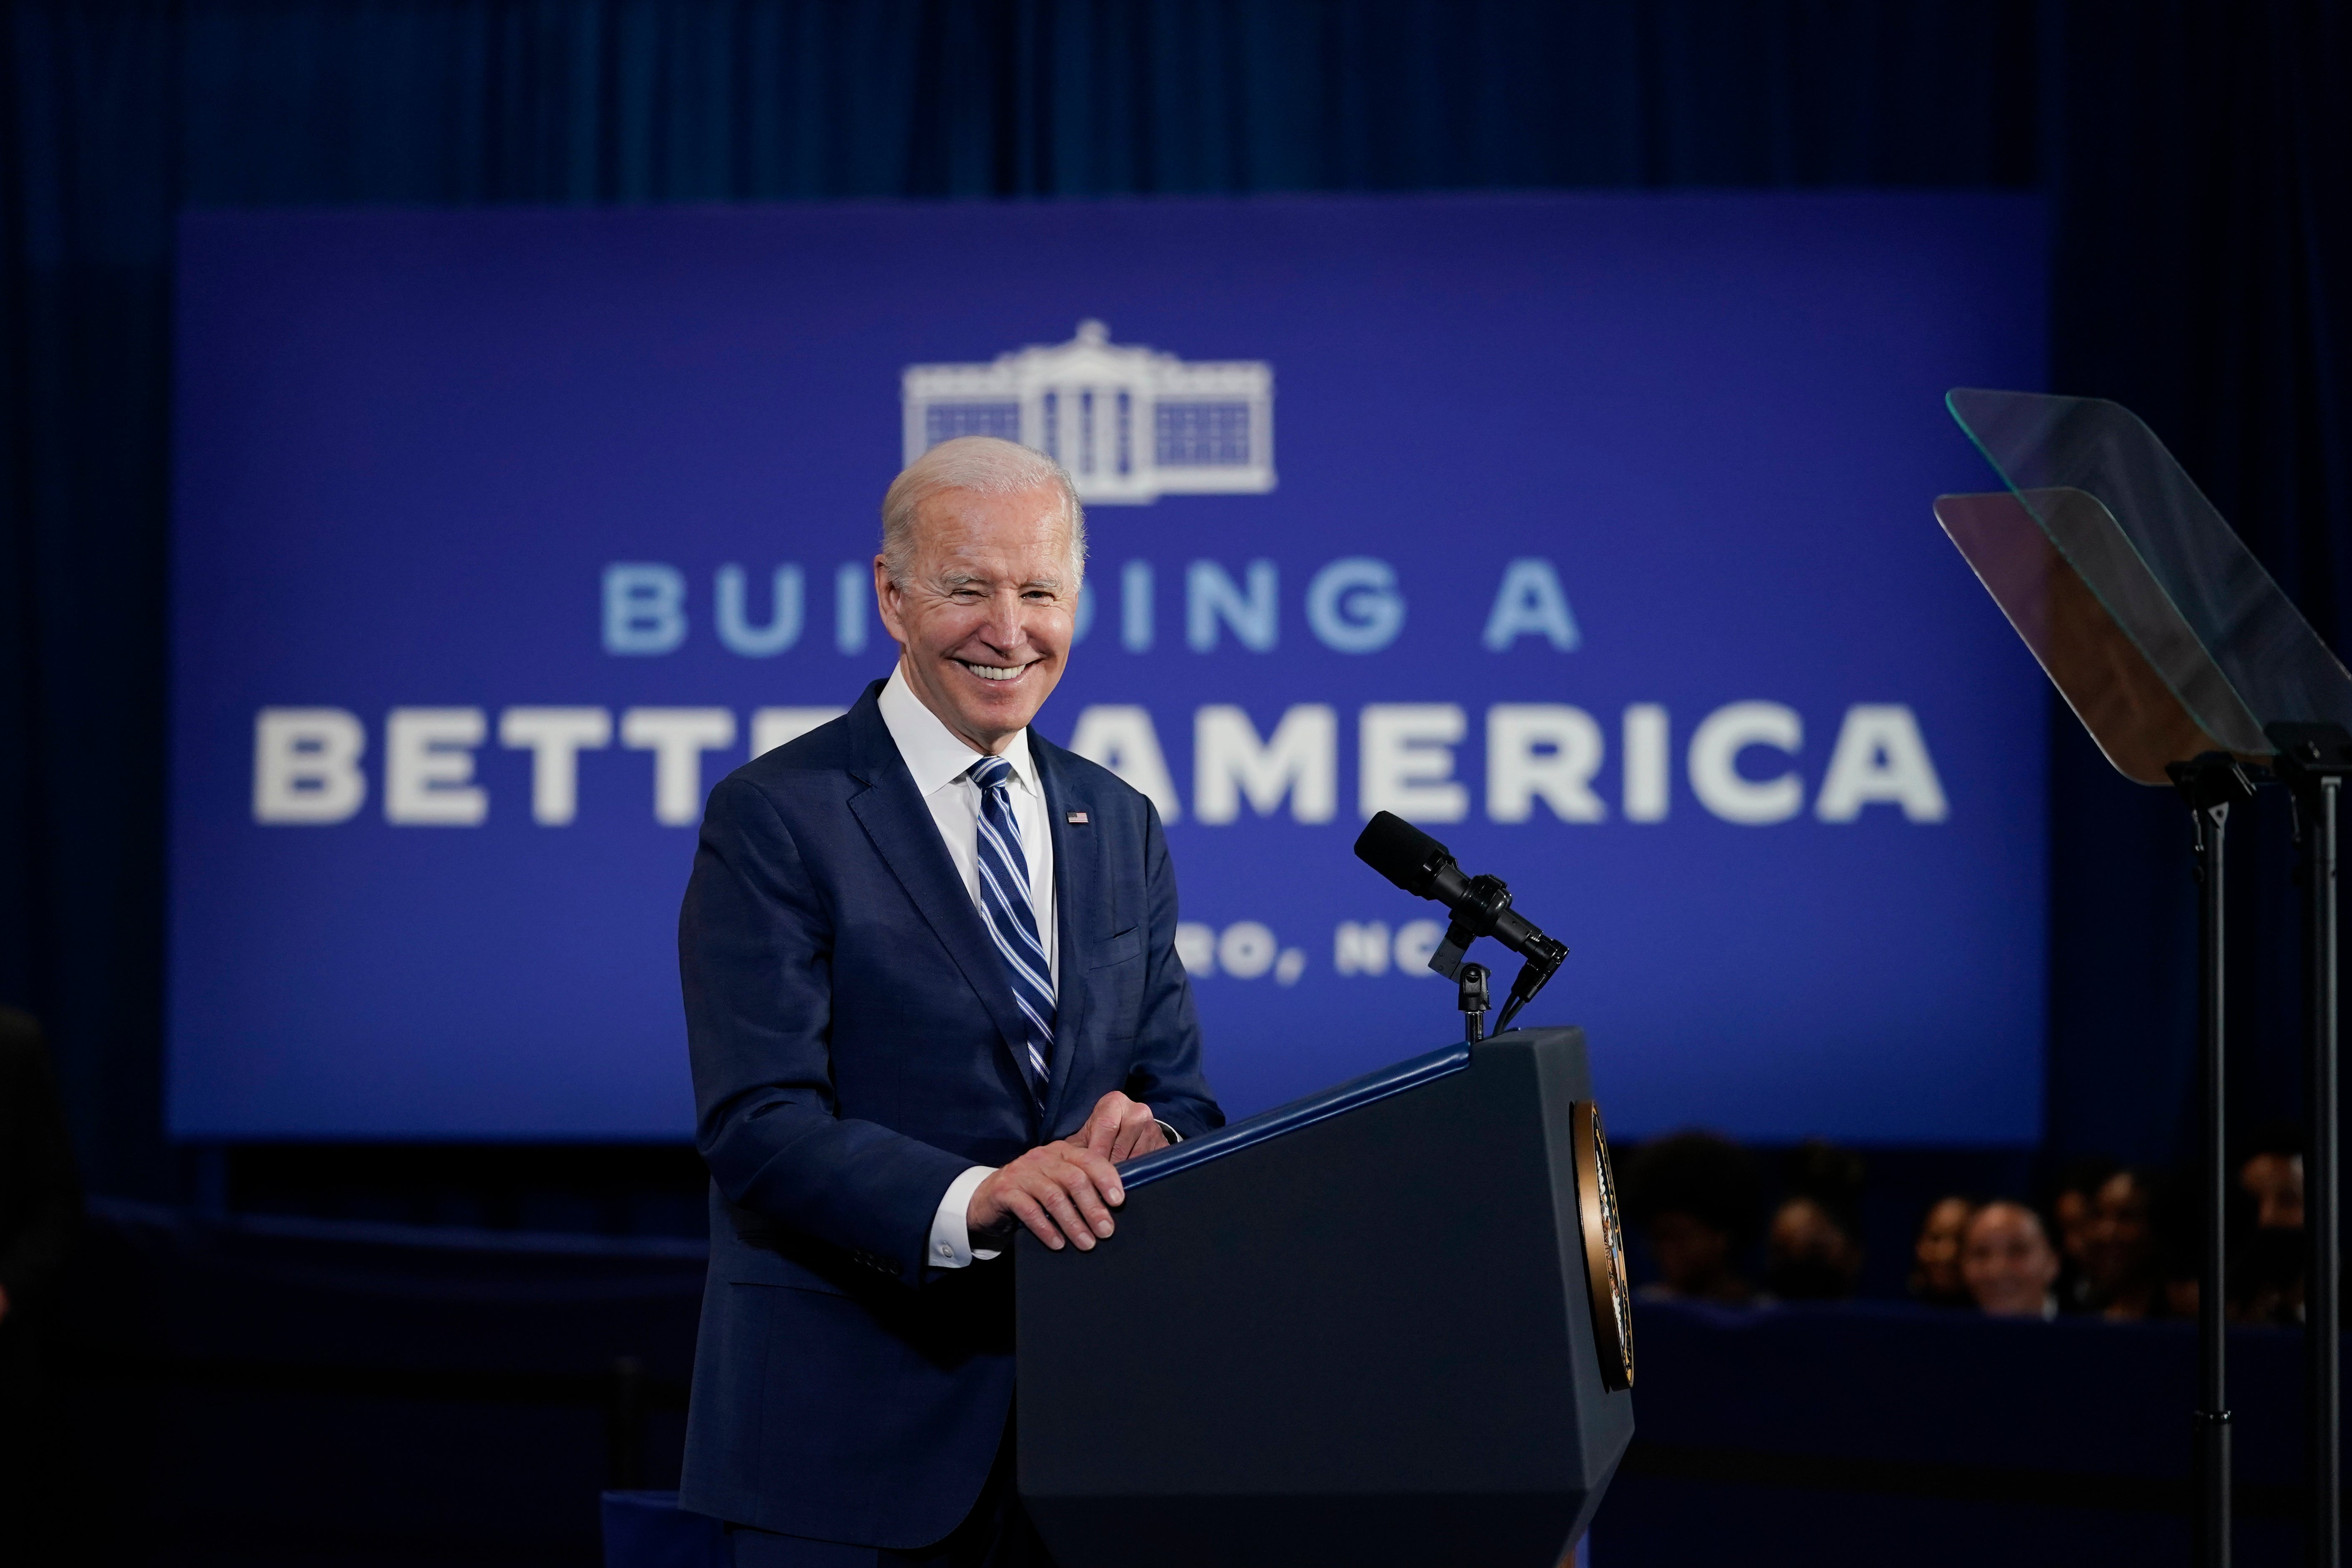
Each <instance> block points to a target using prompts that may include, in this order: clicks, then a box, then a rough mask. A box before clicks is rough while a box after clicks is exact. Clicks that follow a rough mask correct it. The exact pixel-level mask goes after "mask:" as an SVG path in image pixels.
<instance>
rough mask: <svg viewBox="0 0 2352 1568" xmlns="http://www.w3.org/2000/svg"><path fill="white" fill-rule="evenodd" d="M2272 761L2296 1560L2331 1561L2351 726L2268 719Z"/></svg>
mask: <svg viewBox="0 0 2352 1568" xmlns="http://www.w3.org/2000/svg"><path fill="white" fill-rule="evenodd" d="M2269 734H2270V739H2271V743H2272V744H2273V745H2274V746H2276V747H2277V748H2278V762H2277V764H2276V766H2277V769H2278V773H2279V776H2280V777H2281V778H2283V779H2284V780H2285V781H2286V784H2287V787H2288V788H2289V789H2291V790H2293V791H2294V815H2295V831H2296V837H2298V839H2299V840H2300V841H2301V844H2302V847H2303V896H2304V942H2305V974H2304V982H2305V993H2306V996H2307V1003H2306V1009H2305V1011H2306V1017H2305V1024H2306V1026H2307V1029H2308V1046H2307V1051H2306V1056H2305V1062H2306V1077H2305V1085H2304V1093H2305V1100H2306V1102H2307V1103H2306V1105H2305V1112H2306V1115H2307V1118H2308V1127H2307V1130H2306V1131H2305V1140H2304V1144H2305V1147H2304V1155H2303V1226H2304V1231H2303V1235H2304V1249H2305V1250H2304V1270H2303V1280H2304V1283H2303V1290H2304V1296H2303V1333H2304V1351H2305V1373H2306V1375H2307V1378H2308V1383H2307V1388H2306V1393H2305V1420H2306V1423H2307V1426H2306V1432H2307V1436H2306V1437H2305V1448H2306V1455H2305V1458H2306V1469H2307V1472H2308V1475H2307V1479H2308V1481H2309V1484H2310V1488H2311V1495H2310V1507H2309V1512H2308V1514H2307V1516H2306V1522H2305V1542H2306V1551H2305V1562H2307V1563H2310V1564H2311V1565H2312V1568H2339V1564H2340V1563H2342V1562H2343V1559H2344V1504H2343V1499H2342V1498H2341V1496H2340V1495H2339V1494H2338V1491H2337V1481H2338V1479H2339V1478H2340V1477H2341V1476H2342V1474H2343V1463H2344V1455H2343V1413H2342V1402H2343V1342H2342V1341H2341V1340H2340V1339H2339V1338H2337V1334H2338V1331H2339V1329H2340V1327H2341V1323H2340V1318H2341V1312H2342V1303H2341V1301H2340V1300H2339V1289H2340V1281H2341V1279H2342V1273H2341V1269H2342V1266H2343V1255H2342V1252H2341V1250H2340V1245H2341V1244H2340V1242H2339V1241H2338V1238H2337V1229H2336V1224H2337V1220H2336V1170H2337V1163H2338V1162H2337V1156H2338V1154H2339V1152H2340V1150H2339V1147H2338V1128H2337V1108H2338V1105H2339V1103H2340V1102H2339V1101H2338V1100H2337V1098H2336V1097H2337V1094H2338V1091H2339V1089H2340V1084H2339V1082H2338V1075H2337V1066H2336V1063H2337V1057H2336V1045H2337V1022H2338V1018H2337V982H2338V975H2337V973H2336V940H2337V935H2336V860H2337V850H2338V843H2339V840H2338V827H2339V823H2340V821H2341V818H2340V816H2339V811H2340V808H2341V805H2342V796H2343V785H2344V780H2345V779H2346V778H2347V776H2352V733H2347V732H2346V731H2345V730H2344V729H2343V727H2342V726H2341V725H2336V724H2273V725H2272V726H2270V730H2269Z"/></svg>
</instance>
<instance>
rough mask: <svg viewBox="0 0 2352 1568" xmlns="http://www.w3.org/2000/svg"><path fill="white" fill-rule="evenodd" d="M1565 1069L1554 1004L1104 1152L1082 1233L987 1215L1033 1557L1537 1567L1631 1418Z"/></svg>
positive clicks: (1615, 1247) (1578, 1073)
mask: <svg viewBox="0 0 2352 1568" xmlns="http://www.w3.org/2000/svg"><path fill="white" fill-rule="evenodd" d="M1591 1094H1592V1091H1591V1083H1590V1078H1589V1072H1588V1068H1587V1066H1586V1061H1585V1052H1584V1036H1583V1033H1582V1031H1580V1030H1577V1029H1519V1030H1509V1031H1506V1032H1504V1033H1502V1034H1499V1035H1496V1036H1495V1037H1493V1038H1491V1039H1486V1040H1481V1041H1476V1042H1465V1043H1463V1044H1458V1045H1453V1046H1448V1047H1444V1049H1442V1050H1438V1051H1433V1052H1431V1053H1430V1054H1429V1055H1427V1056H1424V1057H1420V1058H1415V1059H1413V1060H1412V1061H1407V1062H1402V1063H1400V1064H1398V1065H1397V1066H1396V1067H1393V1068H1387V1069H1385V1070H1384V1071H1381V1072H1378V1073H1373V1074H1371V1075H1370V1076H1368V1077H1366V1078H1362V1079H1356V1080H1354V1081H1353V1082H1350V1083H1346V1084H1342V1085H1340V1086H1339V1087H1338V1088H1336V1089H1329V1090H1327V1091H1326V1092H1324V1093H1322V1094H1319V1095H1316V1096H1313V1097H1311V1098H1309V1099H1307V1100H1299V1101H1297V1102H1296V1103H1294V1104H1291V1105H1287V1106H1284V1107H1282V1108H1280V1109H1278V1110H1270V1111H1267V1112H1265V1114H1263V1115H1260V1116H1255V1117H1252V1118H1251V1119H1249V1120H1248V1121H1240V1122H1236V1123H1234V1125H1233V1126H1231V1127H1227V1128H1224V1129H1223V1130H1221V1131H1217V1132H1213V1133H1211V1134H1208V1135H1207V1136H1205V1137H1201V1138H1195V1139H1192V1140H1190V1141H1189V1142H1183V1143H1180V1144H1178V1145H1176V1146H1175V1147H1174V1148H1171V1149H1163V1150H1160V1151H1159V1152H1155V1153H1151V1154H1147V1155H1144V1156H1143V1157H1141V1158H1140V1159H1137V1160H1133V1161H1130V1162H1129V1163H1127V1164H1126V1165H1124V1166H1122V1167H1120V1174H1121V1176H1122V1177H1123V1178H1124V1181H1125V1185H1126V1189H1127V1200H1126V1203H1125V1205H1124V1206H1123V1207H1122V1208H1121V1209H1120V1211H1119V1215H1118V1232H1117V1234H1115V1235H1114V1236H1112V1237H1110V1238H1109V1239H1108V1240H1107V1241H1105V1242H1104V1243H1103V1244H1102V1245H1101V1246H1099V1247H1096V1248H1095V1249H1094V1250H1092V1251H1090V1252H1080V1251H1079V1250H1077V1249H1076V1247H1070V1248H1066V1249H1065V1250H1063V1251H1059V1252H1054V1251H1049V1250H1047V1249H1046V1248H1045V1247H1043V1246H1042V1245H1040V1244H1038V1243H1037V1242H1036V1241H1035V1240H1034V1238H1031V1237H1027V1236H1026V1235H1025V1234H1024V1236H1023V1237H1020V1238H1019V1239H1017V1241H1016V1243H1015V1247H1016V1254H1015V1258H1014V1268H1015V1271H1016V1272H1015V1279H1016V1289H1017V1295H1018V1307H1017V1314H1018V1315H1017V1319H1016V1321H1017V1333H1018V1342H1019V1346H1020V1358H1021V1361H1020V1374H1019V1381H1018V1383H1017V1384H1016V1386H1017V1388H1018V1391H1019V1392H1018V1394H1017V1395H1016V1397H1017V1399H1018V1402H1019V1405H1018V1412H1017V1415H1016V1417H1015V1426H1016V1428H1017V1432H1018V1443H1019V1448H1020V1481H1021V1495H1022V1498H1023V1500H1024V1502H1025V1504H1026V1505H1027V1508H1028V1510H1029V1513H1030V1515H1031V1517H1032V1518H1033V1519H1034V1521H1035V1522H1036V1525H1037V1529H1038V1531H1039V1532H1040V1533H1041V1534H1043V1536H1044V1537H1045V1543H1046V1545H1047V1546H1048V1547H1049V1548H1050V1549H1051V1550H1052V1552H1053V1553H1054V1557H1055V1561H1056V1562H1058V1563H1061V1564H1063V1568H1201V1565H1202V1564H1209V1563H1213V1564H1217V1565H1218V1568H1320V1565H1322V1564H1331V1565H1333V1568H1340V1565H1345V1568H1555V1565H1556V1564H1558V1563H1560V1562H1561V1561H1562V1559H1563V1558H1564V1557H1565V1556H1566V1554H1567V1553H1568V1552H1569V1551H1570V1549H1571V1548H1572V1547H1573V1546H1574V1544H1575V1542H1576V1541H1577V1539H1578V1538H1579V1536H1580V1535H1581V1534H1582V1532H1583V1531H1584V1529H1585V1527H1586V1525H1587V1524H1588V1523H1590V1522H1591V1517H1592V1513H1593V1510H1595V1509H1596V1508H1597V1507H1598V1506H1599V1505H1600V1501H1601V1493H1602V1491H1603V1489H1605V1488H1606V1487H1607V1485H1608V1483H1609V1480H1610V1478H1611V1477H1612V1474H1613V1473H1614V1472H1615V1469H1616V1467H1617V1462H1618V1460H1619V1459H1620V1458H1622V1456H1623V1454H1624V1452H1625V1446H1626V1444H1627V1442H1628V1441H1629V1440H1630V1439H1631V1438H1632V1436H1633V1395H1632V1394H1631V1393H1630V1392H1629V1387H1630V1385H1631V1384H1632V1381H1633V1351H1632V1338H1631V1332H1630V1327H1629V1319H1628V1317H1627V1314H1626V1308H1625V1293H1624V1287H1623V1272H1622V1247H1620V1246H1619V1244H1618V1239H1617V1237H1618V1232H1617V1224H1616V1200H1615V1193H1614V1184H1613V1181H1612V1178H1611V1176H1610V1173H1609V1161H1608V1150H1607V1145H1606V1143H1605V1142H1603V1140H1602V1138H1601V1129H1600V1123H1599V1118H1598V1116H1597V1114H1596V1113H1595V1112H1594V1110H1593V1108H1592V1098H1591ZM1114 1390H1116V1391H1117V1393H1116V1397H1115V1398H1114V1397H1113V1396H1112V1395H1113V1391H1114Z"/></svg>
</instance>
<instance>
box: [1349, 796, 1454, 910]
mask: <svg viewBox="0 0 2352 1568" xmlns="http://www.w3.org/2000/svg"><path fill="white" fill-rule="evenodd" d="M1356 858H1357V859H1359V860H1361V861H1362V862H1363V863H1364V864H1365V865H1367V866H1370V868H1372V869H1373V870H1375V871H1378V872H1379V873H1380V874H1381V876H1383V877H1386V878H1387V879H1389V880H1390V881H1391V882H1394V883H1395V884H1396V885H1397V886H1398V887H1400V888H1402V889H1404V890H1405V891H1406V892H1408V893H1411V894H1412V895H1414V896H1415V897H1416V898H1423V899H1425V898H1428V897H1429V896H1430V889H1431V888H1432V886H1433V885H1434V883H1435V882H1436V879H1437V873H1438V871H1439V869H1440V868H1443V867H1444V866H1445V865H1447V864H1448V863H1450V862H1451V861H1452V860H1453V858H1454V855H1453V852H1452V851H1450V850H1448V849H1447V848H1446V847H1445V846H1444V845H1443V844H1440V843H1439V842H1438V841H1437V840H1436V839H1434V838H1432V837H1430V836H1429V835H1428V834H1426V833H1423V831H1422V830H1421V829H1420V828H1418V827H1415V826H1413V825H1412V823H1410V822H1407V821H1406V820H1405V819H1404V818H1403V817H1402V816H1397V815H1396V814H1395V813H1394V812H1390V811H1383V812H1381V813H1379V814H1378V815H1377V816H1374V817H1373V818H1372V819H1371V821H1370V822H1368V823H1366V824H1364V830H1363V832H1361V833H1360V834H1358V835H1357V836H1356Z"/></svg>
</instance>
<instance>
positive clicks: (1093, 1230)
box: [964, 1142, 1127, 1252]
mask: <svg viewBox="0 0 2352 1568" xmlns="http://www.w3.org/2000/svg"><path fill="white" fill-rule="evenodd" d="M1126 1201H1127V1189H1126V1188H1125V1187H1123V1186H1121V1185H1120V1184H1119V1180H1118V1172H1117V1171H1115V1170H1113V1169H1111V1163H1110V1162H1109V1161H1108V1160H1107V1159H1105V1158H1104V1157H1103V1156H1102V1155H1101V1154H1099V1153H1097V1152H1095V1151H1094V1150H1092V1149H1088V1148H1087V1147H1085V1146H1084V1145H1083V1144H1078V1143H1067V1142H1055V1143H1046V1144H1043V1145H1041V1146H1039V1147H1037V1148H1034V1149H1032V1150H1030V1151H1029V1152H1027V1153H1026V1154H1024V1155H1022V1156H1021V1157H1020V1158H1019V1159H1017V1160H1015V1161H1013V1163H1011V1164H1009V1165H1003V1166H1000V1167H998V1168H997V1169H996V1170H995V1171H993V1172H992V1173H990V1174H989V1176H988V1178H987V1180H985V1181H983V1182H982V1183H981V1184H980V1185H979V1186H978V1187H977V1188H975V1189H973V1192H972V1194H971V1204H970V1205H967V1206H966V1208H965V1209H964V1224H965V1226H966V1227H967V1228H968V1229H970V1230H971V1232H972V1234H974V1235H979V1234H982V1233H983V1232H988V1231H998V1230H1006V1229H1010V1228H1011V1227H1012V1223H1013V1221H1014V1220H1018V1221H1020V1222H1021V1223H1022V1224H1023V1225H1025V1226H1028V1227H1029V1229H1030V1230H1031V1232H1033V1233H1034V1235H1035V1236H1036V1237H1037V1239H1038V1240H1040V1241H1042V1242H1044V1243H1045V1245H1046V1246H1048V1247H1052V1248H1054V1249H1055V1251H1056V1252H1058V1251H1060V1250H1061V1249H1062V1247H1065V1246H1066V1245H1068V1244H1070V1243H1076V1246H1077V1248H1078V1250H1079V1251H1081V1252H1090V1251H1092V1250H1093V1249H1094V1245H1095V1243H1096V1241H1097V1240H1098V1239H1100V1238H1102V1237H1108V1235H1110V1233H1111V1230H1112V1225H1111V1217H1110V1211H1111V1210H1113V1209H1115V1208H1117V1207H1118V1205H1121V1204H1123V1203H1125V1202H1126ZM1065 1238H1067V1240H1065Z"/></svg>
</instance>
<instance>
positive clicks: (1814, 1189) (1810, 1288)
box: [1764, 1138, 1863, 1301]
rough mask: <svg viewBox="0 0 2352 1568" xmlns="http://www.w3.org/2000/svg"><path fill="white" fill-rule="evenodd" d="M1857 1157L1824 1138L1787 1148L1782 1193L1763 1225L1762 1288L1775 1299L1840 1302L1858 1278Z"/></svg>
mask: <svg viewBox="0 0 2352 1568" xmlns="http://www.w3.org/2000/svg"><path fill="white" fill-rule="evenodd" d="M1862 1179H1863V1163H1862V1156H1861V1155H1859V1154H1857V1153H1855V1152H1853V1151H1852V1150H1850V1149H1841V1148H1839V1147H1838V1146H1837V1145H1835V1144H1834V1143H1831V1142H1828V1141H1826V1140H1824V1139H1820V1138H1809V1139H1807V1140H1806V1141H1805V1142H1802V1143H1801V1144H1799V1145H1798V1146H1797V1147H1796V1148H1795V1149H1793V1150H1791V1151H1790V1153H1789V1159H1788V1163H1787V1167H1786V1172H1785V1174H1784V1176H1783V1180H1782V1186H1783V1190H1784V1191H1785V1192H1786V1193H1787V1194H1788V1196H1787V1197H1785V1198H1783V1199H1782V1200H1781V1203H1780V1207H1779V1208H1777V1209H1775V1210H1774V1211H1773V1213H1772V1221H1771V1223H1770V1225H1769V1226H1766V1227H1765V1236H1764V1248H1765V1261H1764V1290H1765V1293H1766V1294H1767V1295H1768V1296H1769V1297H1771V1298H1772V1299H1774V1300H1781V1301H1843V1300H1848V1299H1849V1298H1851V1297H1852V1296H1853V1288H1854V1285H1855V1283H1856V1282H1857V1281H1859V1280H1860V1279H1861V1278H1862V1225H1861V1217H1860V1214H1859V1210H1860V1207H1861V1204H1862Z"/></svg>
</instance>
